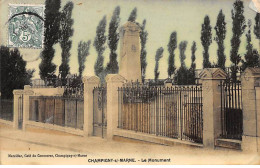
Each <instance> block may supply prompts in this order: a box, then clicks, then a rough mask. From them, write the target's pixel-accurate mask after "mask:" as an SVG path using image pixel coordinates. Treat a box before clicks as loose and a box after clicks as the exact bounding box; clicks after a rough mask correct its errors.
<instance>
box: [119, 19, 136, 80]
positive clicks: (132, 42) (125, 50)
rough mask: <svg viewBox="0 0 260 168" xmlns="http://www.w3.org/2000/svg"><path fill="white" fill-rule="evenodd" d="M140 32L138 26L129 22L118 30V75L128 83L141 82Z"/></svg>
mask: <svg viewBox="0 0 260 168" xmlns="http://www.w3.org/2000/svg"><path fill="white" fill-rule="evenodd" d="M140 31H141V28H140V26H138V25H137V24H136V23H134V22H129V21H128V22H127V23H126V24H124V25H123V26H122V27H121V29H120V63H119V74H120V75H122V76H123V77H124V78H125V79H127V80H128V81H136V80H138V81H139V82H141V59H140V53H141V51H140V48H141V47H140V35H139V33H140Z"/></svg>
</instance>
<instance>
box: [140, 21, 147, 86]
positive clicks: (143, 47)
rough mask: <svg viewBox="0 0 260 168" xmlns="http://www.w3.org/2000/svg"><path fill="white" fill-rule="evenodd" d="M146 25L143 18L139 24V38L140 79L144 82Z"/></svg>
mask: <svg viewBox="0 0 260 168" xmlns="http://www.w3.org/2000/svg"><path fill="white" fill-rule="evenodd" d="M145 26H146V20H145V19H144V20H143V24H142V25H141V32H140V40H141V73H142V81H143V82H144V79H145V73H146V67H147V62H146V55H147V52H146V48H145V46H146V41H147V36H148V33H147V31H146V30H145Z"/></svg>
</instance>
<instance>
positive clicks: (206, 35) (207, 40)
mask: <svg viewBox="0 0 260 168" xmlns="http://www.w3.org/2000/svg"><path fill="white" fill-rule="evenodd" d="M200 39H201V44H202V46H203V48H204V51H203V68H210V67H211V63H210V62H209V46H210V44H211V43H212V33H211V26H210V19H209V16H208V15H207V16H205V18H204V23H203V24H202V25H201V37H200Z"/></svg>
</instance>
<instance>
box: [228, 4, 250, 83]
mask: <svg viewBox="0 0 260 168" xmlns="http://www.w3.org/2000/svg"><path fill="white" fill-rule="evenodd" d="M233 8H234V9H232V11H231V14H232V20H233V22H232V24H233V27H232V32H233V36H232V38H231V51H230V61H231V62H232V65H231V72H232V74H231V78H232V79H233V80H234V81H236V74H237V72H238V64H239V63H240V61H241V56H240V55H239V54H238V50H239V46H240V43H241V40H240V37H241V36H242V34H243V33H244V30H245V28H246V24H245V16H244V4H243V2H242V1H241V0H236V1H235V2H234V4H233Z"/></svg>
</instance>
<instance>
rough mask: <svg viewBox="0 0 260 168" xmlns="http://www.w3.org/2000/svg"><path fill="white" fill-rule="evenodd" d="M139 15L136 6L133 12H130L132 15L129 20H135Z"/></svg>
mask: <svg viewBox="0 0 260 168" xmlns="http://www.w3.org/2000/svg"><path fill="white" fill-rule="evenodd" d="M136 17H137V8H134V9H133V10H132V12H131V13H130V16H129V18H128V21H130V22H135V21H136Z"/></svg>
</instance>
